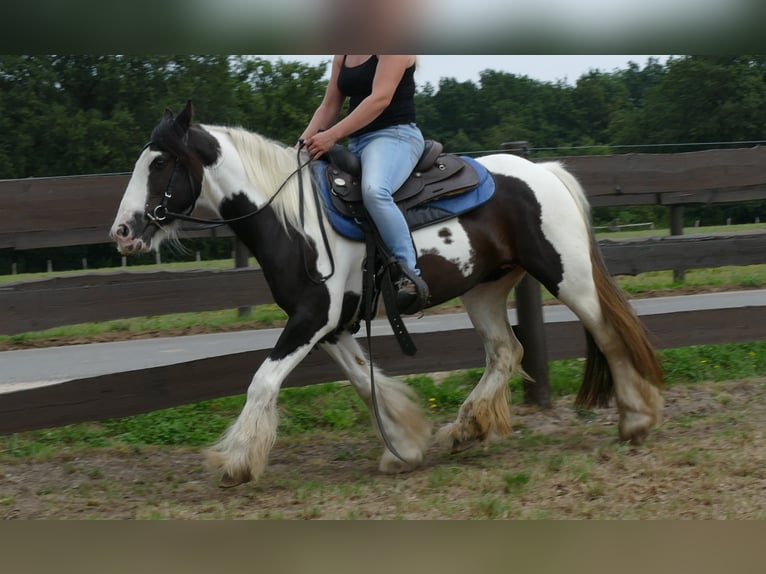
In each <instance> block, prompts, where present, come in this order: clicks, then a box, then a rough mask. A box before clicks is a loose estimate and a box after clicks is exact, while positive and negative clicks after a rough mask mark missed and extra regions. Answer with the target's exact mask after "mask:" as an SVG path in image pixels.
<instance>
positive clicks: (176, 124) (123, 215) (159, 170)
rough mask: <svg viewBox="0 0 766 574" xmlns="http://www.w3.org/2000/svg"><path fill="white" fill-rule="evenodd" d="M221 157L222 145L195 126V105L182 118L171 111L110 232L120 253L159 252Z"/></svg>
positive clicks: (153, 137) (132, 179)
mask: <svg viewBox="0 0 766 574" xmlns="http://www.w3.org/2000/svg"><path fill="white" fill-rule="evenodd" d="M219 154H220V147H219V145H218V141H217V140H216V139H215V138H214V137H213V136H211V135H210V134H209V133H208V132H207V131H205V130H204V129H202V128H201V127H200V126H198V125H192V104H191V101H188V102H187V103H186V107H185V108H184V110H183V111H182V112H181V113H180V114H179V115H178V116H177V117H176V116H174V115H173V112H171V111H170V110H166V111H165V114H164V116H163V118H162V120H161V121H160V123H159V124H158V125H157V127H155V128H154V130H153V131H152V135H151V139H150V140H149V143H148V144H146V146H144V150H143V152H142V153H141V155H140V156H139V158H138V160H137V161H136V165H135V167H134V168H133V173H132V174H131V177H130V181H129V182H128V187H127V189H126V190H125V195H124V196H123V198H122V202H121V203H120V208H119V210H118V212H117V217H116V218H115V220H114V223H113V224H112V229H111V231H110V233H109V235H110V237H111V238H112V239H114V241H116V242H117V249H118V250H119V251H120V253H142V252H145V251H149V250H150V249H153V248H154V249H156V248H158V247H159V245H160V244H161V243H162V241H163V240H164V239H165V238H166V237H168V236H169V235H172V234H173V233H174V231H175V227H176V225H177V222H178V217H179V215H180V216H184V215H188V214H190V213H191V212H192V211H193V210H194V206H195V205H196V203H197V199H198V198H199V196H200V193H201V191H202V178H203V175H204V168H205V167H206V166H210V165H213V164H215V162H216V160H217V159H218V156H219Z"/></svg>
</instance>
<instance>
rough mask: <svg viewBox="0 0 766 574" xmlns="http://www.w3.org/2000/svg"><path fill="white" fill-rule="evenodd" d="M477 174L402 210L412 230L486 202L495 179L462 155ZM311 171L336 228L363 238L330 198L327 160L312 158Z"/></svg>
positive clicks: (351, 220)
mask: <svg viewBox="0 0 766 574" xmlns="http://www.w3.org/2000/svg"><path fill="white" fill-rule="evenodd" d="M461 159H463V160H464V161H465V162H466V163H468V164H469V165H471V166H472V167H473V168H474V169H475V170H476V173H478V174H479V185H477V186H476V187H474V188H473V189H469V190H468V191H466V192H463V193H461V194H459V195H452V196H448V197H440V198H438V199H435V200H433V201H429V202H427V203H424V204H421V205H417V206H415V207H413V208H411V209H409V210H407V212H405V217H406V219H407V224H408V225H409V227H410V229H411V230H415V229H418V228H420V227H425V226H426V225H431V224H432V223H436V222H439V221H444V220H446V219H451V218H453V217H457V216H458V215H460V214H461V213H465V212H466V211H470V210H472V209H474V208H476V207H478V206H480V205H481V204H483V203H485V202H486V201H488V200H489V198H490V197H492V194H493V193H495V180H494V179H493V178H492V176H491V175H490V174H489V172H488V171H487V168H485V167H484V166H483V165H481V164H480V163H479V162H477V161H476V160H475V159H473V158H470V157H467V156H461ZM311 166H312V169H313V170H314V180H315V185H317V186H318V188H319V191H320V196H321V197H322V200H323V204H324V208H325V212H326V213H327V217H328V219H329V220H330V223H331V224H332V226H333V228H334V229H335V231H337V232H338V233H340V234H341V235H342V236H344V237H346V238H348V239H353V240H355V241H364V230H363V229H362V227H361V226H360V225H359V223H357V221H356V219H354V218H352V217H346V216H345V215H342V214H341V213H340V212H338V210H337V209H336V208H335V206H334V205H333V202H332V199H330V186H329V184H328V182H327V180H326V179H325V177H324V173H325V170H326V169H327V162H325V161H321V160H320V161H315V162H312V164H311Z"/></svg>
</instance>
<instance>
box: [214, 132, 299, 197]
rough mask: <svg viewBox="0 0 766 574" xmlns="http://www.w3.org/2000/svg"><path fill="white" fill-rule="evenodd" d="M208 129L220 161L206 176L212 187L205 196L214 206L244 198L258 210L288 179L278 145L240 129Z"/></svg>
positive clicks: (282, 155) (287, 167)
mask: <svg viewBox="0 0 766 574" xmlns="http://www.w3.org/2000/svg"><path fill="white" fill-rule="evenodd" d="M207 129H208V130H209V131H210V132H211V133H213V134H214V135H215V137H216V138H217V139H218V141H219V144H220V147H221V158H220V159H219V161H218V162H216V165H214V166H213V167H212V168H211V169H210V170H209V171H208V173H207V177H208V178H209V180H210V183H211V185H210V189H209V190H208V196H209V198H210V200H211V203H213V204H214V205H215V204H220V203H221V202H223V201H225V200H226V199H231V198H233V197H236V196H238V195H241V194H245V195H246V196H247V198H248V199H249V200H250V201H251V202H252V203H253V204H255V205H256V206H259V207H260V206H262V205H263V204H265V203H266V202H268V201H269V200H270V199H271V196H272V195H273V194H274V193H276V190H277V189H279V186H280V185H281V184H282V183H283V182H284V181H285V180H286V179H287V178H288V177H289V176H290V169H291V167H290V164H289V161H286V158H285V156H284V150H283V149H281V148H280V146H279V144H277V143H275V142H271V141H270V140H267V139H265V138H263V137H261V136H258V135H257V134H252V133H250V132H247V131H245V130H242V129H232V128H224V127H218V126H213V127H207ZM274 157H276V158H279V161H274V159H273V158H274ZM296 165H297V164H296Z"/></svg>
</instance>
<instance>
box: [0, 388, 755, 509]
mask: <svg viewBox="0 0 766 574" xmlns="http://www.w3.org/2000/svg"><path fill="white" fill-rule="evenodd" d="M764 421H766V379H752V380H745V381H730V382H722V383H703V384H698V385H688V386H687V385H679V386H676V387H673V388H670V389H668V390H667V391H666V408H665V420H664V422H663V423H662V425H660V426H659V427H658V428H657V429H656V430H655V432H654V433H653V434H652V435H651V437H650V439H649V440H648V441H647V443H646V444H645V445H643V446H641V447H630V446H628V445H625V444H621V443H619V442H618V441H617V440H616V434H617V431H616V413H615V411H614V409H610V408H607V409H597V410H593V411H586V412H583V411H577V410H575V409H574V408H572V400H571V398H564V399H561V400H559V401H557V402H556V404H555V405H554V408H553V409H551V410H548V411H540V410H538V409H536V408H530V407H525V406H514V407H513V433H512V435H511V436H510V437H508V438H506V439H504V440H502V441H501V442H499V443H496V444H494V445H491V446H488V447H483V448H482V447H476V448H474V449H471V450H467V451H464V452H461V453H458V454H449V453H444V452H437V451H432V452H430V453H429V456H428V457H427V460H426V461H425V464H424V465H423V467H421V468H419V469H417V470H415V471H413V472H411V473H408V474H403V475H396V476H387V475H381V474H379V473H378V472H377V470H376V468H377V458H378V456H379V454H380V450H381V447H380V445H379V444H378V442H377V439H376V438H375V437H374V435H373V433H372V431H371V430H370V431H369V432H368V433H362V434H355V435H350V436H346V435H340V434H337V435H330V434H320V433H316V434H313V433H311V434H305V435H301V436H298V437H287V438H280V439H278V441H277V444H276V445H275V447H274V450H273V451H272V455H271V460H270V465H269V467H268V468H267V469H266V472H265V473H264V475H263V476H262V477H261V479H260V480H259V481H257V482H255V483H249V484H246V485H242V486H239V487H237V488H234V489H230V490H225V489H221V488H219V487H218V486H217V484H216V481H215V480H214V477H212V476H210V475H209V474H208V472H207V471H206V470H205V468H204V465H203V462H202V457H201V453H200V451H199V449H196V448H167V447H161V448H160V447H156V448H154V447H152V448H125V449H90V450H87V451H79V452H66V453H63V454H61V455H54V456H48V457H46V458H44V459H37V460H34V459H27V460H14V459H8V458H7V457H5V458H2V454H1V453H0V461H2V462H0V518H3V519H171V518H176V519H208V518H210V519H503V518H512V519H585V518H599V519H613V518H641V519H671V518H684V519H692V518H693V519H766V464H764V463H765V462H766V442H765V441H764V429H765V428H766V425H764Z"/></svg>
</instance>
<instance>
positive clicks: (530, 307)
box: [502, 141, 551, 408]
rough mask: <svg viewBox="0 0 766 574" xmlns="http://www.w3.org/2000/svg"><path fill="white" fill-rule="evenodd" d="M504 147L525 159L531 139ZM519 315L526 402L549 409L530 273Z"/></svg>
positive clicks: (535, 287) (537, 299)
mask: <svg viewBox="0 0 766 574" xmlns="http://www.w3.org/2000/svg"><path fill="white" fill-rule="evenodd" d="M502 148H503V149H504V150H505V151H507V152H508V153H511V154H514V155H518V156H521V157H524V158H528V157H529V142H525V141H515V142H505V143H503V144H502ZM516 314H517V317H518V318H519V324H518V326H517V328H516V334H517V337H518V339H519V342H520V343H521V344H522V346H523V347H524V358H523V359H522V361H521V366H522V367H523V368H524V371H525V372H526V373H527V374H528V375H529V376H530V377H531V378H532V379H533V380H528V379H524V402H525V403H528V404H535V405H537V406H539V407H541V408H550V406H551V399H550V373H549V370H548V348H547V347H546V344H545V324H544V322H543V305H542V296H541V295H540V283H539V282H538V281H537V279H535V278H534V277H532V276H530V275H527V276H526V277H524V279H522V280H521V282H520V283H519V284H518V285H517V286H516Z"/></svg>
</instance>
